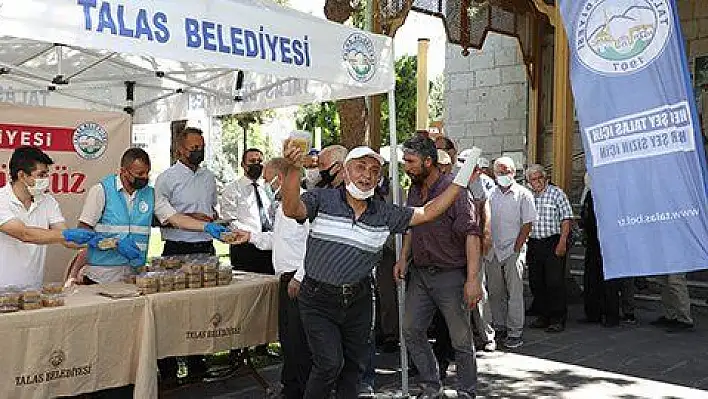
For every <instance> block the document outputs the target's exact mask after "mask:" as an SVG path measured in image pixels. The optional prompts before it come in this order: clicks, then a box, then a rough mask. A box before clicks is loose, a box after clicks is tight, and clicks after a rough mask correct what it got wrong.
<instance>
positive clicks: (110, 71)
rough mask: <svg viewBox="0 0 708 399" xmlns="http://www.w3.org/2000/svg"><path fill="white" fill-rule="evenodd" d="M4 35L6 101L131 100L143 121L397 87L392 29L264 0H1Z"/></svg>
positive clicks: (0, 66) (0, 86) (116, 106)
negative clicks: (371, 28) (364, 27)
mask: <svg viewBox="0 0 708 399" xmlns="http://www.w3.org/2000/svg"><path fill="white" fill-rule="evenodd" d="M0 35H1V36H2V37H0V101H9V102H20V103H30V104H32V105H47V106H66V107H75V108H88V109H100V110H123V109H127V110H129V111H134V112H135V122H136V123H149V122H164V121H169V120H174V119H180V118H184V117H187V116H188V114H189V112H190V111H191V110H200V109H204V110H205V111H206V113H207V114H208V115H222V114H231V113H239V112H244V111H252V110H258V109H266V108H277V107H282V106H287V105H295V104H302V103H308V102H316V101H327V100H336V99H341V98H350V97H356V96H362V95H370V94H377V93H382V92H386V91H388V90H391V89H393V87H394V84H395V77H394V70H393V52H392V51H393V47H392V41H391V39H390V38H387V37H383V36H379V35H374V34H371V33H368V32H364V31H361V30H358V29H355V28H351V27H347V26H343V25H340V24H336V23H332V22H330V21H326V20H323V19H321V18H317V17H314V16H312V15H309V14H304V13H301V12H299V11H296V10H293V9H289V8H284V7H281V6H279V5H277V4H274V3H270V2H268V1H263V0H197V1H170V0H152V1H150V2H145V1H139V0H123V1H121V2H118V1H100V0H99V1H95V0H78V1H77V0H22V1H5V2H2V1H0ZM136 36H137V38H136ZM240 71H243V72H240Z"/></svg>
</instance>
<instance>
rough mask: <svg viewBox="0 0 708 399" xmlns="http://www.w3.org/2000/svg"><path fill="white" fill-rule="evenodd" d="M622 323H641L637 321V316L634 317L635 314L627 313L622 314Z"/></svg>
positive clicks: (632, 324)
mask: <svg viewBox="0 0 708 399" xmlns="http://www.w3.org/2000/svg"><path fill="white" fill-rule="evenodd" d="M620 323H622V324H624V325H627V326H636V325H637V324H639V322H638V321H637V318H636V317H634V315H633V314H626V315H624V316H622V318H621V319H620Z"/></svg>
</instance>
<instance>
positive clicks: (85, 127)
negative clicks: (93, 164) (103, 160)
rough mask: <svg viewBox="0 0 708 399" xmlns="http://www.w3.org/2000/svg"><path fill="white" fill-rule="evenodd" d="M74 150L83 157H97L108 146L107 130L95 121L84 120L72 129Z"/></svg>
mask: <svg viewBox="0 0 708 399" xmlns="http://www.w3.org/2000/svg"><path fill="white" fill-rule="evenodd" d="M72 141H73V143H74V150H75V151H76V153H77V154H79V156H80V157H81V158H83V159H89V160H91V159H98V158H100V157H101V156H102V155H103V153H104V152H106V147H108V132H106V129H104V128H103V126H101V125H99V124H98V123H95V122H85V123H82V124H80V125H79V126H78V127H77V128H76V130H74V137H73V140H72Z"/></svg>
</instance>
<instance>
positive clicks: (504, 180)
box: [497, 175, 514, 188]
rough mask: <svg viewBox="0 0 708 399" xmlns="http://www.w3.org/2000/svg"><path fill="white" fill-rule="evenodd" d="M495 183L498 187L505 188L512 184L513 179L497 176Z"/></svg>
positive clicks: (507, 176)
mask: <svg viewBox="0 0 708 399" xmlns="http://www.w3.org/2000/svg"><path fill="white" fill-rule="evenodd" d="M497 183H499V185H500V186H502V187H504V188H506V187H509V186H511V185H512V184H513V183H514V179H512V178H511V176H509V175H501V176H497Z"/></svg>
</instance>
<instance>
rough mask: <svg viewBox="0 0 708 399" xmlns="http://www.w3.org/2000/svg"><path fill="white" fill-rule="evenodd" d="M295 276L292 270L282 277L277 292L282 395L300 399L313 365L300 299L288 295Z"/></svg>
mask: <svg viewBox="0 0 708 399" xmlns="http://www.w3.org/2000/svg"><path fill="white" fill-rule="evenodd" d="M294 275H295V273H294V272H292V273H283V274H282V275H281V276H280V290H279V293H278V338H279V339H280V348H281V349H282V353H283V369H282V372H281V374H280V382H281V383H282V384H283V390H282V394H283V395H284V396H285V399H301V398H302V397H303V396H305V388H306V387H307V379H308V378H309V376H310V369H311V368H312V355H311V354H310V348H309V346H308V345H307V337H306V336H305V329H304V327H303V325H302V319H301V318H300V307H299V305H298V301H297V298H290V296H288V284H289V283H290V280H292V278H293V276H294Z"/></svg>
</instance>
